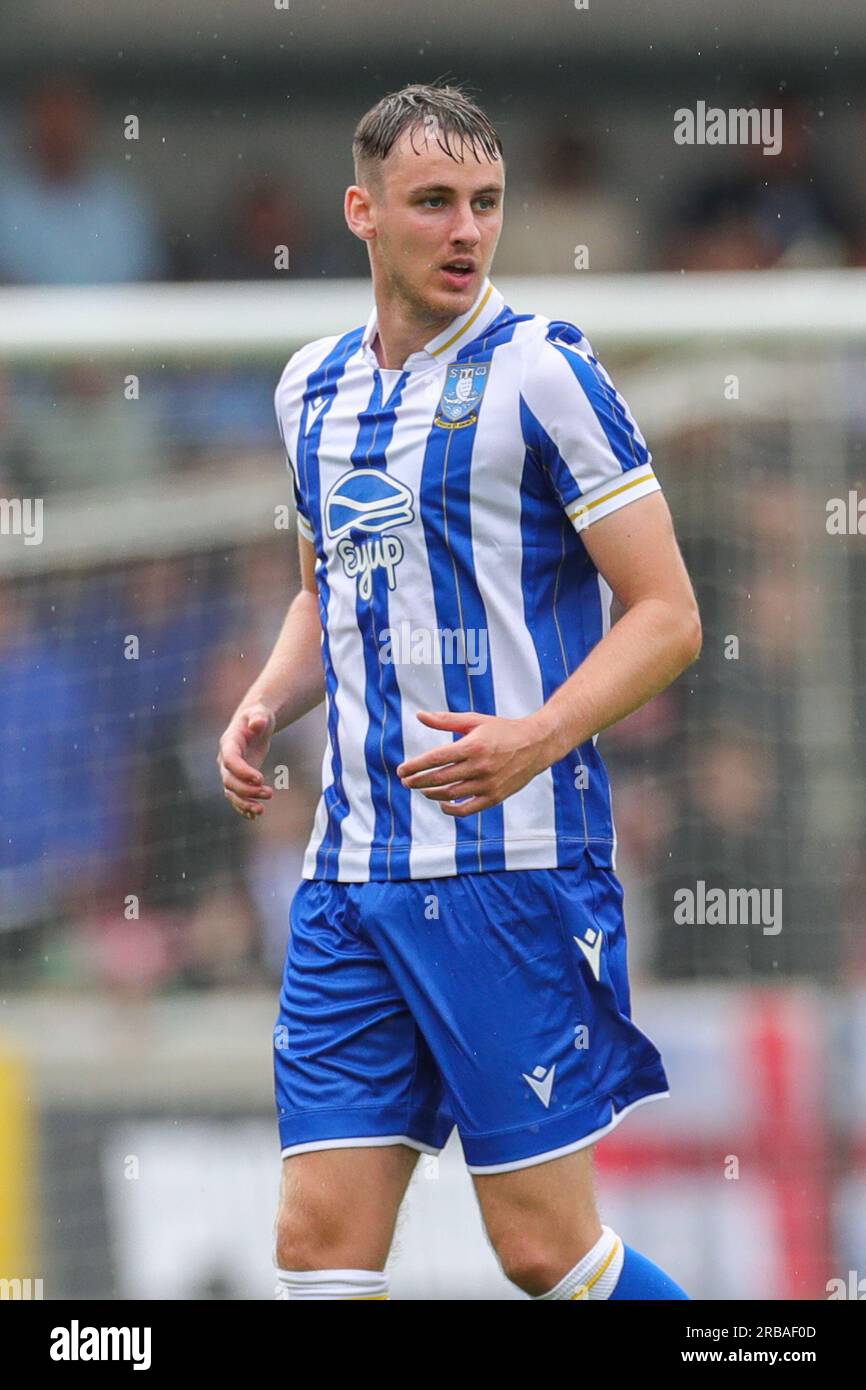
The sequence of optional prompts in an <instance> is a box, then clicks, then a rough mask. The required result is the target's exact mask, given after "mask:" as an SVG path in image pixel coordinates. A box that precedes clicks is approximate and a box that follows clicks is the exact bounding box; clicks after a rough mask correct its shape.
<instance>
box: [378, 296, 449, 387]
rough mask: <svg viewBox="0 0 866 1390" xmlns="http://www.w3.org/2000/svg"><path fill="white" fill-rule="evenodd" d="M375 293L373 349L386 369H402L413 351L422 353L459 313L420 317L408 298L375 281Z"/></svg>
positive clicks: (380, 363)
mask: <svg viewBox="0 0 866 1390" xmlns="http://www.w3.org/2000/svg"><path fill="white" fill-rule="evenodd" d="M374 291H375V296H376V336H375V338H374V339H373V343H372V348H373V352H374V353H375V355H376V360H377V361H378V363H379V366H380V367H382V368H383V369H385V370H386V371H388V370H391V371H400V370H401V369H402V368H403V366H404V364H405V361H406V358H407V357H410V356H411V355H412V353H413V352H420V351H421V349H422V348H423V347H424V345H425V343H429V341H430V339H431V338H434V337H435V336H436V335H437V334H438V333H441V332H442V331H443V329H445V328H447V327H448V325H449V323H453V321H454V319H455V318H457V317H458V315H457V314H450V315H448V316H443V317H435V316H431V317H429V318H419V317H418V316H417V314H413V313H412V312H411V310H410V308H409V306H408V305H407V304H406V302H405V300H402V299H398V298H397V297H396V296H395V295H392V294H389V293H388V291H387V288H385V287H383V286H382V285H376V284H375V283H374Z"/></svg>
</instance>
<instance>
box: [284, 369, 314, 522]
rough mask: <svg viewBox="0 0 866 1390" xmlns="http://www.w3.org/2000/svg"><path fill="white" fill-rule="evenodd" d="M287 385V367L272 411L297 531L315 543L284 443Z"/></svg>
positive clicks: (296, 472) (298, 482)
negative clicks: (281, 446)
mask: <svg viewBox="0 0 866 1390" xmlns="http://www.w3.org/2000/svg"><path fill="white" fill-rule="evenodd" d="M290 365H291V364H290ZM288 383H289V367H287V368H286V370H285V371H284V372H283V375H282V376H281V377H280V380H279V383H278V384H277V389H276V391H275V392H274V411H275V413H276V417H277V429H278V430H279V432H280V439H281V440H282V441H283V448H284V450H285V453H286V466H287V468H288V469H289V472H290V473H291V475H292V490H293V492H294V497H295V510H296V514H297V521H298V530H299V531H300V533H301V535H302V536H303V537H304V539H305V540H308V541H311V542H313V543H315V532H314V531H313V528H312V525H311V524H310V516H309V510H308V508H307V505H306V502H305V501H304V498H303V496H302V494H301V486H300V480H299V478H298V470H297V468H296V467H295V461H294V459H293V458H292V454H291V450H290V449H289V446H288V443H287V442H286V428H285V424H284V422H283V414H284V411H285V409H286V391H287V386H288Z"/></svg>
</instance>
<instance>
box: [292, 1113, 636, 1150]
mask: <svg viewBox="0 0 866 1390" xmlns="http://www.w3.org/2000/svg"><path fill="white" fill-rule="evenodd" d="M624 1113H625V1112H624V1111H623V1114H624ZM385 1144H408V1146H409V1148H410V1149H417V1150H418V1151H419V1153H422V1154H433V1156H434V1157H435V1156H436V1155H437V1154H440V1153H441V1152H442V1150H441V1149H434V1148H432V1147H431V1146H430V1145H429V1144H422V1143H421V1141H420V1139H410V1138H409V1137H408V1135H406V1134H367V1135H362V1136H359V1137H358V1138H357V1139H309V1140H308V1141H307V1142H306V1143H305V1144H290V1145H289V1147H288V1148H287V1149H281V1150H280V1158H288V1157H289V1155H290V1154H304V1153H312V1152H314V1151H315V1150H316V1149H374V1148H380V1147H382V1146H384V1145H385Z"/></svg>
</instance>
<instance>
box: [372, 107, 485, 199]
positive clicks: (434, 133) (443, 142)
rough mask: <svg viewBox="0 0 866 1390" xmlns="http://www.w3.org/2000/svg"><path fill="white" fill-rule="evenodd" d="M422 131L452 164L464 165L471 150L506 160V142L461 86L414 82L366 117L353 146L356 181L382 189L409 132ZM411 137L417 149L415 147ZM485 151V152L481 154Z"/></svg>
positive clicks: (477, 156) (476, 154)
mask: <svg viewBox="0 0 866 1390" xmlns="http://www.w3.org/2000/svg"><path fill="white" fill-rule="evenodd" d="M416 129H420V130H421V131H422V132H423V134H424V136H425V137H426V138H427V139H430V138H434V139H435V140H436V143H437V145H438V146H439V148H440V149H441V150H443V151H444V153H445V154H447V155H448V156H449V157H450V158H451V159H453V160H455V161H456V162H458V163H463V161H464V160H465V158H466V150H467V149H469V150H471V152H472V154H474V156H475V158H476V159H478V160H479V161H480V159H481V158H482V157H483V156H484V155H486V156H487V158H488V159H501V158H502V141H501V140H500V138H499V136H498V134H497V132H496V130H495V129H494V127H493V125H492V124H491V122H490V121H489V120H488V118H487V116H486V115H485V114H484V112H483V111H482V110H481V108H480V106H477V105H476V104H475V102H474V101H472V100H471V98H470V97H469V96H468V95H467V94H466V92H465V91H464V90H463V89H462V88H461V87H458V86H450V85H445V84H439V83H438V82H434V83H431V84H430V85H429V86H428V85H425V84H423V83H420V82H414V83H412V84H411V85H410V86H408V87H403V88H402V89H401V90H400V91H399V92H389V93H388V95H387V96H384V97H382V99H381V101H377V103H376V105H375V106H372V107H371V108H370V110H369V111H368V112H367V113H366V115H364V116H362V117H361V120H360V121H359V122H358V126H357V128H356V130H355V136H354V139H353V141H352V155H353V158H354V161H355V179H356V182H357V183H360V184H364V183H366V184H370V182H371V181H372V182H373V183H374V185H376V184H378V185H379V186H381V165H382V164H383V163H384V161H385V160H386V159H387V158H388V155H389V154H390V153H391V150H392V149H393V147H394V145H395V144H396V142H397V141H398V140H399V138H400V136H401V135H402V134H403V132H404V131H405V130H409V131H410V132H413V135H414V131H415V130H416ZM413 135H410V139H411V140H412V147H413V149H414V148H417V147H416V146H415V141H414V138H413ZM479 151H480V152H481V153H480V154H479Z"/></svg>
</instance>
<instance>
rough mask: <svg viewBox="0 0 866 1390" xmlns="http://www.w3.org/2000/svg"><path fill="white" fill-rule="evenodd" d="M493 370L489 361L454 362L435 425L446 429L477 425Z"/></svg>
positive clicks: (434, 421)
mask: <svg viewBox="0 0 866 1390" xmlns="http://www.w3.org/2000/svg"><path fill="white" fill-rule="evenodd" d="M489 370H490V369H489V365H488V364H487V363H486V362H452V363H451V365H450V366H449V368H448V370H447V372H446V373H445V389H444V391H443V392H442V395H441V396H440V397H439V404H438V406H437V407H436V415H435V417H434V419H433V423H434V425H439V426H441V428H442V429H446V430H462V429H465V428H466V426H467V425H474V424H475V422H476V420H477V419H478V406H479V404H480V401H481V397H482V396H483V395H484V388H485V386H486V385H487V377H488V372H489Z"/></svg>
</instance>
